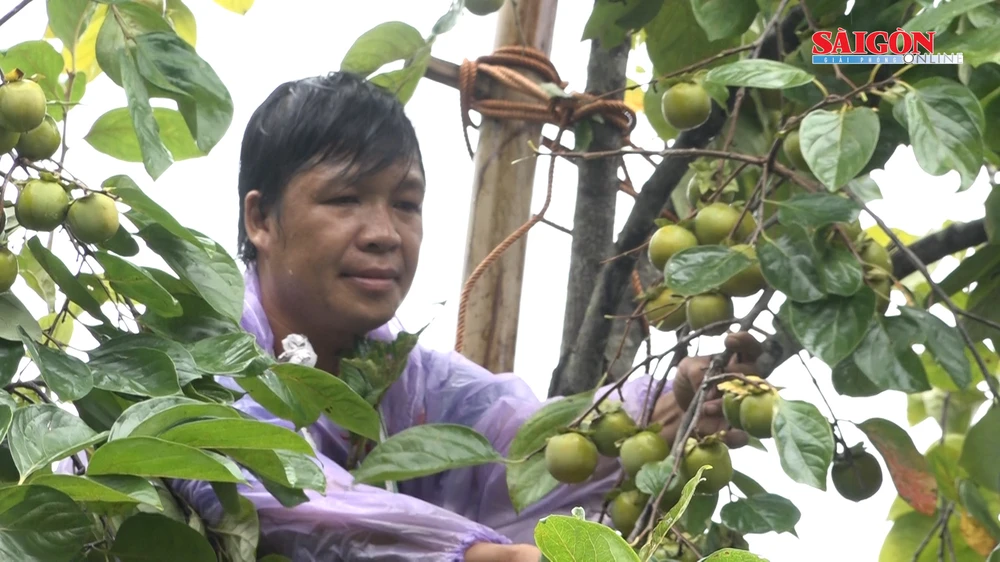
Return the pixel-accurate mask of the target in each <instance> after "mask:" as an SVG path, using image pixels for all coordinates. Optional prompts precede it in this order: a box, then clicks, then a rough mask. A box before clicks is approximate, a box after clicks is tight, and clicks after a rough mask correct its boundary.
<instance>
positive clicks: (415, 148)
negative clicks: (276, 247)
mask: <svg viewBox="0 0 1000 562" xmlns="http://www.w3.org/2000/svg"><path fill="white" fill-rule="evenodd" d="M414 159H415V160H416V161H417V163H418V164H419V165H420V169H421V172H423V162H422V157H421V153H420V145H419V143H418V142H417V134H416V132H415V131H414V129H413V124H412V123H411V122H410V120H409V118H408V117H407V116H406V114H405V113H404V110H403V104H402V103H400V101H399V99H398V98H397V97H396V96H395V95H394V94H393V93H392V92H390V91H389V90H387V89H385V88H382V87H380V86H378V85H376V84H373V83H372V82H370V81H368V80H365V79H364V78H363V77H361V76H358V75H356V74H352V73H348V72H332V73H330V74H327V75H325V76H315V77H310V78H304V79H302V80H295V81H291V82H285V83H284V84H281V85H280V86H278V87H277V88H276V89H275V90H274V91H273V92H272V93H271V95H270V96H268V98H267V99H266V100H265V101H264V103H262V104H261V105H260V107H258V108H257V110H256V111H254V113H253V116H251V117H250V121H249V123H247V127H246V131H245V132H244V134H243V147H242V149H241V151H240V172H239V186H238V189H239V198H240V203H239V205H240V214H239V232H238V234H237V246H238V251H239V256H240V258H241V259H242V260H243V261H244V263H249V262H251V261H253V260H255V259H256V258H257V248H256V247H255V246H254V245H253V243H252V242H250V240H249V239H248V238H247V232H246V224H245V223H244V221H243V213H244V206H245V204H244V201H245V198H246V195H247V193H249V192H250V191H254V190H256V191H259V192H260V194H261V208H262V209H263V211H264V212H268V211H269V210H272V209H273V210H276V211H280V204H281V197H282V194H283V192H284V189H285V187H286V186H287V185H288V184H289V182H290V181H291V180H292V178H294V177H295V176H296V175H297V174H299V173H301V172H304V171H306V170H308V169H311V168H312V167H314V166H316V165H317V164H320V163H338V164H344V165H345V169H346V170H348V172H347V173H348V174H349V175H350V176H351V177H349V178H344V179H345V180H347V181H354V180H357V179H361V178H363V177H365V176H366V175H369V174H371V173H374V172H377V171H379V170H381V169H383V168H385V167H388V166H390V165H392V164H394V163H396V162H398V161H401V160H410V162H412V161H413V160H414Z"/></svg>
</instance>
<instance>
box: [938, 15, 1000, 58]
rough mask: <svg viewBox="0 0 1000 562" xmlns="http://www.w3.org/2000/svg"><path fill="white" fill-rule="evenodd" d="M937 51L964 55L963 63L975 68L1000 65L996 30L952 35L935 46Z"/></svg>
mask: <svg viewBox="0 0 1000 562" xmlns="http://www.w3.org/2000/svg"><path fill="white" fill-rule="evenodd" d="M970 15H971V14H970ZM935 50H940V51H941V52H945V53H962V62H964V63H965V64H968V65H972V66H973V67H978V66H982V65H986V64H990V63H993V64H1000V49H998V48H997V43H996V29H990V28H983V29H967V30H966V31H965V32H964V33H962V34H961V35H950V36H948V37H947V38H946V39H945V40H944V41H941V42H940V43H939V44H935Z"/></svg>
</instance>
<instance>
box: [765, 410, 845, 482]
mask: <svg viewBox="0 0 1000 562" xmlns="http://www.w3.org/2000/svg"><path fill="white" fill-rule="evenodd" d="M771 425H772V432H773V435H774V442H775V445H776V446H777V448H778V455H779V458H780V459H781V468H782V470H784V471H785V474H787V475H788V476H789V477H790V478H791V479H792V480H794V481H796V482H798V483H800V484H806V485H808V486H812V487H813V488H816V489H819V490H823V491H826V476H827V473H828V472H829V470H830V464H831V463H832V462H833V453H834V441H833V430H831V429H830V422H829V421H827V419H826V418H825V417H823V414H821V413H820V411H819V409H818V408H817V407H816V406H814V405H812V404H810V403H809V402H804V401H801V400H784V399H781V400H779V401H778V406H777V410H776V411H775V415H774V421H773V422H772V424H771Z"/></svg>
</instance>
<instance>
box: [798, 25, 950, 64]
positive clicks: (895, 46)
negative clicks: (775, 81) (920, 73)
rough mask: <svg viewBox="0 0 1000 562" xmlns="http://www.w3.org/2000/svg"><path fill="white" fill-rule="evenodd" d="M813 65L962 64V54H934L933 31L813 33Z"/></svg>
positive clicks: (826, 31) (839, 29)
mask: <svg viewBox="0 0 1000 562" xmlns="http://www.w3.org/2000/svg"><path fill="white" fill-rule="evenodd" d="M812 39H813V48H812V62H813V64H962V53H953V54H941V53H935V52H934V32H933V31H904V30H903V29H900V28H898V27H897V28H896V31H893V32H891V33H890V32H888V31H852V32H848V31H846V30H845V29H844V28H838V29H837V31H829V30H825V31H817V32H815V33H813V36H812Z"/></svg>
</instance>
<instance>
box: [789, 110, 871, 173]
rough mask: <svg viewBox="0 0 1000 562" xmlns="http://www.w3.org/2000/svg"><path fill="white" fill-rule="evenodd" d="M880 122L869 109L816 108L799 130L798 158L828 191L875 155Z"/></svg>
mask: <svg viewBox="0 0 1000 562" xmlns="http://www.w3.org/2000/svg"><path fill="white" fill-rule="evenodd" d="M880 132H881V123H880V122H879V119H878V115H877V114H876V113H875V111H874V110H873V109H872V108H870V107H854V108H851V109H847V110H837V111H829V110H825V109H817V110H815V111H813V112H811V113H809V115H807V116H806V118H805V119H803V120H802V125H801V126H800V127H799V138H800V139H801V140H800V142H801V144H802V156H803V157H804V158H805V160H806V162H807V163H808V164H809V169H810V170H811V171H812V172H813V173H814V174H815V175H816V178H817V179H819V180H820V181H821V182H823V184H824V185H826V187H827V189H829V190H830V191H837V190H839V189H840V188H841V187H843V186H845V185H846V184H847V182H849V181H851V180H853V179H854V178H855V177H856V176H857V175H858V174H859V173H861V171H862V170H864V169H865V166H867V165H868V162H869V161H870V160H871V158H872V155H873V154H875V146H876V144H877V143H878V138H879V133H880Z"/></svg>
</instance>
